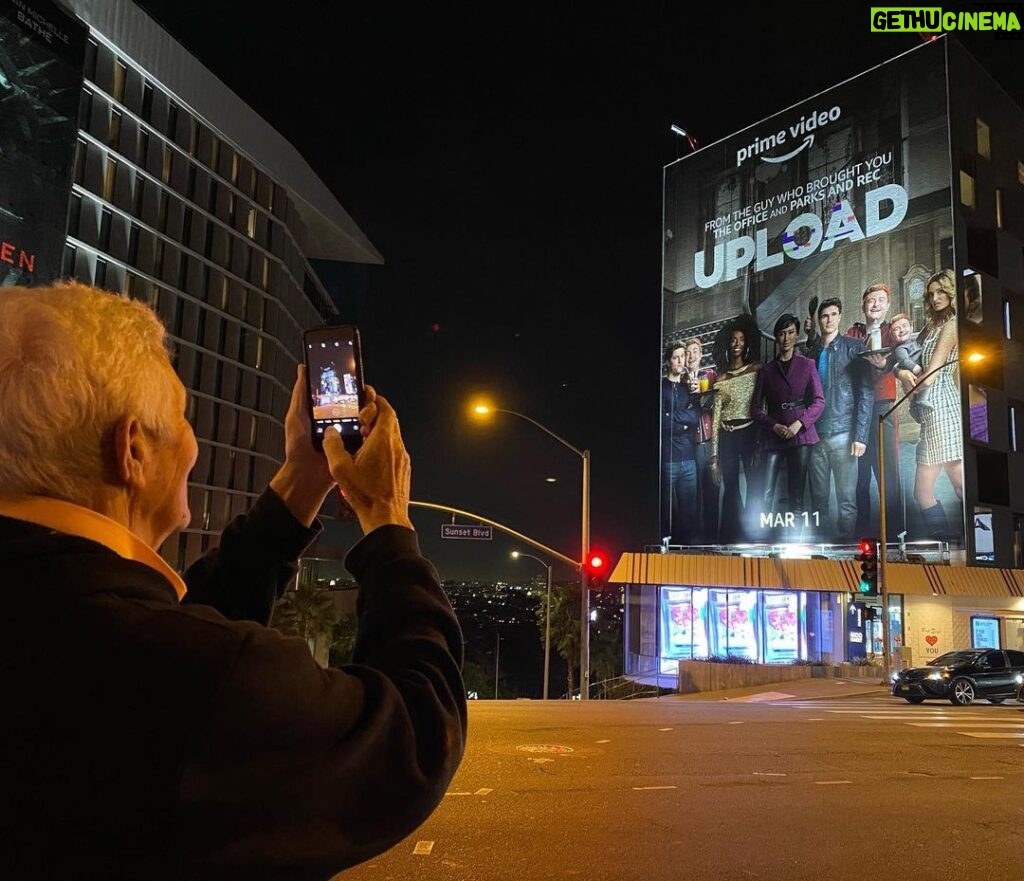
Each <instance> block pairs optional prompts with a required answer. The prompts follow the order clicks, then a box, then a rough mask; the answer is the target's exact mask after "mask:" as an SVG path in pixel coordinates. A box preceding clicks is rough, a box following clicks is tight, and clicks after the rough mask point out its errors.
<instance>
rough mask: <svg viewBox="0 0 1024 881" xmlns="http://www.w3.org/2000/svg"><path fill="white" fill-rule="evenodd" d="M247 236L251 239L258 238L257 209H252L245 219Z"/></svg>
mask: <svg viewBox="0 0 1024 881" xmlns="http://www.w3.org/2000/svg"><path fill="white" fill-rule="evenodd" d="M245 234H246V235H247V236H249V238H250V239H254V238H256V209H255V208H250V209H249V213H248V215H247V216H246V218H245Z"/></svg>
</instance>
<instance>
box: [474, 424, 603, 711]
mask: <svg viewBox="0 0 1024 881" xmlns="http://www.w3.org/2000/svg"><path fill="white" fill-rule="evenodd" d="M473 412H474V413H476V414H477V415H479V416H487V415H489V414H491V413H505V414H507V415H509V416H518V417H519V418H520V419H525V420H526V421H527V422H529V423H530V424H531V425H533V426H536V427H537V428H539V429H540V430H541V431H543V432H544V433H545V434H547V435H549V436H550V437H553V438H554V439H555V440H556V441H558V442H559V443H560V444H561V445H562V446H563V447H566V448H567V449H570V450H572V451H573V452H574V453H575V454H576V455H577V456H579V457H580V458H581V459H582V460H583V516H582V527H581V533H582V537H581V541H580V700H584V701H585V700H588V699H589V698H590V594H589V593H588V588H587V570H586V566H585V564H586V560H587V555H588V554H589V553H590V450H581V449H579V448H577V447H575V446H573V445H572V444H571V443H569V441H567V440H566V439H565V438H564V437H559V435H557V434H555V433H554V432H553V431H552V430H551V429H550V428H547V427H545V426H543V425H541V424H540V423H539V422H537V420H536V419H531V418H530V417H529V416H525V415H523V414H522V413H519V412H517V411H515V410H505V409H503V408H501V407H491V406H489V405H487V404H478V405H476V406H475V407H474V408H473ZM570 697H572V695H570Z"/></svg>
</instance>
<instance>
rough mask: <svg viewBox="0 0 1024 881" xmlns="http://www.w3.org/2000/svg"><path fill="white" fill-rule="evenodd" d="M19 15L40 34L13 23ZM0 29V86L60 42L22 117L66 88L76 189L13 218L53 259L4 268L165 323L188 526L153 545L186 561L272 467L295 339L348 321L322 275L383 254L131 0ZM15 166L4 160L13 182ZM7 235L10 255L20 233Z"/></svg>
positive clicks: (71, 8)
mask: <svg viewBox="0 0 1024 881" xmlns="http://www.w3.org/2000/svg"><path fill="white" fill-rule="evenodd" d="M25 10H31V15H32V16H35V18H34V19H33V21H34V22H35V23H36V24H35V25H34V31H35V33H29V31H28V30H27V29H26V28H25V27H23V26H22V25H19V23H18V22H19V21H21V20H22V19H24V17H25V16H28V15H29V13H28V12H26V11H25ZM19 15H21V16H22V19H19V18H18V16H19ZM0 24H2V25H3V30H2V31H0V35H2V36H3V43H2V44H0V46H2V48H3V50H4V55H3V59H4V60H5V62H7V64H5V67H4V70H5V72H6V73H8V79H9V80H10V79H11V74H10V70H13V71H14V75H18V74H19V72H20V75H21V76H22V77H31V76H32V75H33V72H34V71H36V70H37V69H38V62H39V61H41V60H43V56H42V55H40V53H45V52H47V51H50V46H51V44H56V45H58V46H59V47H61V51H62V53H63V54H62V59H63V64H64V67H63V70H64V71H65V74H66V75H65V78H64V80H65V81H63V82H61V83H59V84H57V85H52V86H51V85H48V89H49V91H48V93H47V94H49V95H50V96H51V97H52V100H50V101H49V106H47V104H46V101H45V100H42V101H40V103H39V106H38V107H33V108H29V109H28V110H27V111H26V112H25V114H24V115H23V119H24V120H28V121H32V122H33V123H35V122H36V121H38V120H41V119H54V118H59V115H60V112H61V111H60V107H59V105H60V104H61V102H62V101H63V102H64V104H65V105H66V104H67V103H68V100H69V97H70V101H71V105H72V106H73V107H74V108H75V109H76V110H77V124H76V123H75V121H74V120H75V116H74V113H75V110H72V111H71V112H70V114H68V113H67V112H64V118H67V117H68V116H69V115H70V126H69V127H68V126H65V130H62V131H61V132H59V134H61V135H62V137H63V138H64V141H63V142H57V143H53V144H48V148H49V150H50V152H51V153H54V154H56V155H57V158H56V159H51V160H50V165H54V166H61V169H60V171H61V172H62V173H63V174H64V175H66V173H67V166H70V169H71V175H70V178H71V179H70V187H69V188H68V185H67V181H66V178H64V182H63V184H62V180H61V173H57V172H55V173H54V174H53V175H51V177H52V181H50V180H49V179H47V183H48V186H47V188H46V190H45V192H46V193H47V194H48V196H49V198H50V202H51V203H52V204H53V205H56V206H58V207H57V208H51V209H50V211H49V214H48V216H47V217H44V218H42V220H41V221H39V220H38V219H36V222H35V225H34V226H32V227H29V226H28V223H27V221H24V222H23V223H22V225H21V229H22V230H23V231H24V230H28V232H24V234H25V235H30V234H31V235H33V236H38V237H39V239H40V241H39V243H38V250H39V253H40V254H43V253H45V247H46V242H45V241H43V239H46V237H47V234H46V232H47V225H48V230H49V236H50V240H51V241H52V240H53V238H54V237H56V240H57V241H58V242H62V243H63V258H62V259H61V260H58V261H57V262H59V264H60V265H59V266H58V265H56V264H55V263H53V264H50V265H44V264H43V261H42V260H40V261H39V262H38V263H37V264H36V265H35V266H34V267H33V268H34V271H33V272H28V271H25V269H24V266H22V267H21V268H19V267H18V266H17V265H16V263H17V261H16V259H12V260H9V261H6V263H7V265H6V266H5V265H3V264H0V270H3V269H7V270H8V275H7V278H8V282H7V283H40V282H45V281H48V280H50V279H52V278H54V277H56V276H59V275H60V276H73V277H75V278H77V279H79V280H81V281H84V282H88V283H92V284H95V285H98V286H100V287H105V288H108V289H110V290H113V291H118V292H121V293H123V294H124V295H126V296H129V297H134V298H137V299H140V300H143V301H145V302H147V303H149V304H151V305H152V306H154V307H155V309H156V310H157V312H158V313H159V314H160V316H161V317H162V319H163V320H164V322H165V323H166V325H167V327H168V329H169V331H170V333H171V335H172V337H173V342H174V348H175V368H176V369H177V372H178V375H179V376H180V377H181V380H182V382H183V383H184V384H185V386H186V387H187V388H188V389H189V392H190V394H189V412H188V418H189V421H190V422H191V423H192V424H193V426H194V427H195V431H196V437H197V439H198V442H199V459H198V462H197V464H196V467H195V470H194V471H193V473H192V476H191V481H190V503H191V509H192V515H193V516H192V523H191V524H190V525H189V527H188V528H187V529H186V530H185V531H184V532H182V533H181V534H180V535H179V536H176V537H175V538H173V539H171V540H170V541H169V542H168V544H167V545H165V547H164V548H163V549H162V552H163V554H164V556H165V557H166V558H167V559H168V560H169V561H170V562H171V563H172V564H173V565H175V566H177V567H179V568H183V567H184V566H186V565H187V564H188V563H189V562H190V561H191V560H193V559H195V558H196V557H197V556H198V555H199V554H201V553H202V552H203V551H204V550H205V549H206V548H207V546H208V544H209V541H210V539H211V537H212V536H214V535H216V534H217V533H219V531H220V529H221V528H222V527H223V526H224V525H225V524H226V523H227V521H228V520H229V519H230V518H231V517H233V516H234V515H236V514H238V513H240V512H242V511H244V510H245V509H246V508H247V507H248V506H249V504H250V503H251V502H252V500H253V499H254V498H255V497H256V495H257V494H258V493H259V492H260V491H261V490H262V489H263V487H264V486H266V483H267V481H268V479H269V478H270V476H271V475H272V474H273V472H274V471H275V470H276V468H277V466H278V464H279V458H278V457H279V456H280V455H281V454H282V452H283V448H284V445H283V437H284V429H283V418H284V414H285V411H286V409H287V405H288V400H289V397H290V395H291V389H292V385H293V383H294V377H295V366H296V364H297V362H298V359H299V358H300V357H301V356H302V332H303V330H304V329H305V328H308V327H312V326H318V325H322V324H324V323H325V322H331V321H338V320H340V319H341V318H343V317H346V316H339V311H338V308H337V306H336V305H335V302H334V301H333V300H332V298H331V297H330V296H329V295H328V293H327V290H326V288H325V284H324V282H323V280H322V277H321V276H322V275H323V274H324V273H325V272H329V271H330V270H331V269H332V268H333V267H337V266H338V264H339V262H344V263H348V264H359V263H362V264H379V263H382V262H383V260H382V258H381V256H380V255H379V254H378V253H377V251H376V250H375V249H374V247H373V245H372V244H371V243H370V242H369V241H368V240H367V239H366V237H365V236H364V235H363V234H362V232H361V231H360V230H359V228H358V227H357V226H356V224H355V223H354V222H353V221H352V219H351V218H350V217H349V216H348V214H347V213H346V212H345V210H344V208H343V207H342V206H341V205H340V204H339V203H338V201H337V199H336V198H335V197H334V196H333V195H332V194H331V192H330V191H329V190H328V189H327V187H326V186H325V185H324V184H323V183H322V182H321V181H320V180H319V178H318V177H317V176H316V174H315V173H314V172H313V170H312V169H311V168H310V167H309V166H308V165H307V163H306V162H305V160H304V159H303V158H302V157H301V156H300V155H299V154H298V152H297V151H296V150H295V149H294V148H293V147H292V146H291V145H290V144H289V143H288V142H287V141H285V140H284V138H282V137H281V135H279V134H278V133H277V132H276V131H275V130H274V129H273V128H272V127H271V126H270V124H269V123H267V122H266V121H265V120H263V119H262V118H261V117H259V116H258V115H257V114H256V113H255V112H254V111H253V110H252V109H251V108H250V107H249V106H247V105H246V104H245V103H244V102H242V100H241V99H240V98H238V97H237V96H236V95H235V94H234V93H233V92H232V91H231V90H230V89H228V88H227V87H226V86H225V85H224V84H223V83H222V82H221V81H220V80H218V79H217V78H216V77H215V76H213V74H211V73H210V71H208V70H207V69H206V68H205V67H203V65H202V64H201V63H200V62H199V61H198V60H197V59H196V58H195V57H193V56H191V55H190V54H189V53H188V52H187V51H186V50H185V49H184V48H183V47H182V46H181V45H180V44H179V43H177V42H176V41H175V40H174V39H173V37H172V36H171V35H170V34H168V33H167V32H166V31H164V30H163V29H161V28H160V27H159V25H157V24H156V23H155V22H154V21H153V20H152V19H151V18H150V17H149V16H147V15H146V13H144V12H143V11H142V10H141V9H139V8H138V7H137V6H135V5H134V4H132V3H131V2H128V0H107V2H104V3H93V2H85V0H69V2H68V5H67V8H63V7H58V6H56V5H54V4H53V3H51V2H49V0H39V2H36V0H26V2H25V3H18V4H17V5H12V4H8V2H7V0H4V2H3V4H2V5H0ZM64 33H67V34H70V38H69V39H68V40H64V38H63V34H64ZM40 34H41V35H42V37H40ZM47 34H49V37H48V38H47ZM55 36H56V39H55ZM33 39H34V40H35V41H36V43H37V44H38V45H37V46H34V47H33V44H32V40H33ZM25 46H29V49H24V48H23V47H25ZM29 50H31V51H29ZM76 60H77V63H78V65H79V66H78V69H74V64H75V62H76ZM253 63H262V60H261V59H253ZM8 65H9V67H8ZM9 68H10V69H9ZM69 70H70V73H67V72H68V71H69ZM51 79H52V77H51ZM32 94H39V92H38V90H33V91H32ZM53 108H57V110H54V109H53ZM5 114H6V111H5ZM50 128H54V126H52V125H51V126H50ZM11 130H12V131H13V132H14V134H11V135H10V137H14V136H15V135H17V134H18V130H16V129H15V128H14V127H13V126H12V127H11ZM21 130H26V125H22V126H21ZM6 136H7V134H6V133H5V137H6ZM61 149H63V150H64V159H63V160H61V158H60V155H59V154H60V151H61ZM17 174H18V169H17V168H12V167H2V166H0V175H3V176H4V184H5V187H7V188H8V189H7V192H8V193H11V192H12V191H13V188H14V185H15V182H16V180H17ZM37 177H38V175H37ZM62 187H63V188H62ZM54 193H56V194H57V197H54ZM8 198H10V197H8V196H5V197H4V200H7V199H8ZM4 207H5V206H4V205H2V204H0V209H3V208H4ZM15 213H16V212H15ZM10 215H11V212H10V211H8V213H7V214H3V213H0V222H7V221H8V220H9V219H10ZM19 217H20V215H19ZM10 222H11V223H12V224H13V222H14V221H13V220H10ZM2 231H3V232H4V238H5V241H7V240H8V239H9V240H10V241H11V242H12V247H11V256H12V258H16V257H17V253H18V252H17V251H16V250H15V247H14V246H15V244H16V243H17V241H20V239H18V240H16V239H15V237H14V236H8V235H7V230H6V228H3V230H2ZM58 247H59V245H58ZM26 248H27V246H26ZM19 250H20V246H19ZM314 262H315V264H316V266H317V267H319V270H320V271H319V272H318V270H317V269H315V268H314ZM15 273H16V274H15ZM342 276H344V273H342Z"/></svg>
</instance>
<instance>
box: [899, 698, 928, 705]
mask: <svg viewBox="0 0 1024 881" xmlns="http://www.w3.org/2000/svg"><path fill="white" fill-rule="evenodd" d="M903 700H905V701H906V702H907V703H908V704H923V703H924V698H923V697H905V698H903Z"/></svg>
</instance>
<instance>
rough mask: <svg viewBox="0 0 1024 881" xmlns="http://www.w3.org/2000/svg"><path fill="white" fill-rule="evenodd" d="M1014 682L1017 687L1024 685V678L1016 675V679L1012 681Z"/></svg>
mask: <svg viewBox="0 0 1024 881" xmlns="http://www.w3.org/2000/svg"><path fill="white" fill-rule="evenodd" d="M1014 682H1016V683H1017V684H1018V685H1024V676H1022V675H1021V674H1020V673H1018V674H1017V676H1016V678H1015V679H1014Z"/></svg>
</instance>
